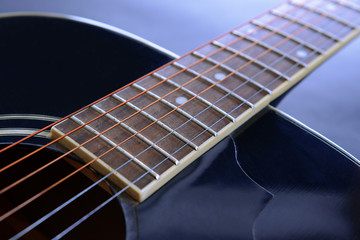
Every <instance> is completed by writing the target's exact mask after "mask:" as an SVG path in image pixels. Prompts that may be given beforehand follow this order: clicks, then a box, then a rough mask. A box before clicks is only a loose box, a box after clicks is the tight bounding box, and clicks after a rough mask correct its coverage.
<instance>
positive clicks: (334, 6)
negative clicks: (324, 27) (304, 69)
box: [325, 3, 336, 11]
mask: <svg viewBox="0 0 360 240" xmlns="http://www.w3.org/2000/svg"><path fill="white" fill-rule="evenodd" d="M325 8H326V9H327V10H330V11H334V10H335V9H336V5H335V4H333V3H329V4H326V6H325Z"/></svg>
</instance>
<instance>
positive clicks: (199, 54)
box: [194, 52, 290, 108]
mask: <svg viewBox="0 0 360 240" xmlns="http://www.w3.org/2000/svg"><path fill="white" fill-rule="evenodd" d="M194 55H195V56H196V55H198V57H204V58H205V55H203V54H201V53H197V52H194ZM206 60H207V61H209V62H211V63H213V64H215V65H217V66H219V67H221V68H223V69H225V70H228V71H230V72H231V74H234V75H237V76H240V77H242V78H245V79H246V80H248V79H252V81H254V80H253V79H254V78H256V77H258V76H259V75H260V74H262V73H263V72H265V70H266V69H262V70H261V71H259V72H257V73H256V74H255V75H253V76H251V77H249V76H246V75H245V74H243V73H241V72H238V71H237V70H235V69H233V68H231V67H229V66H226V65H224V64H221V63H219V62H218V61H216V60H214V59H212V58H210V57H207V58H206ZM249 63H251V61H250V62H249ZM245 65H246V64H245ZM280 76H281V77H282V78H285V79H286V80H287V81H290V78H286V77H283V75H282V74H281V75H280ZM254 82H255V81H254ZM259 84H260V83H259ZM261 86H262V87H261V88H262V89H268V88H267V87H266V86H264V85H262V84H261ZM246 101H247V102H248V103H250V102H249V101H248V100H246ZM254 107H255V106H254V105H253V104H252V108H254Z"/></svg>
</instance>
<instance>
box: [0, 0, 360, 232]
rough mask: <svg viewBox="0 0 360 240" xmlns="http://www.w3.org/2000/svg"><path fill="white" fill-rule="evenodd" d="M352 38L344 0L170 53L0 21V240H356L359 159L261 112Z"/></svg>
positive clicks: (37, 22)
mask: <svg viewBox="0 0 360 240" xmlns="http://www.w3.org/2000/svg"><path fill="white" fill-rule="evenodd" d="M359 28H360V4H359V2H357V1H355V0H354V1H350V0H292V1H287V2H284V3H282V4H280V5H278V6H276V7H274V8H272V9H271V10H269V11H267V12H265V13H263V14H261V15H259V16H257V17H255V18H253V19H252V20H250V21H248V22H246V23H244V24H242V25H240V26H238V27H236V28H234V29H232V30H231V31H229V32H227V33H225V34H223V35H221V36H219V37H217V38H216V39H214V40H212V41H210V42H208V43H206V44H204V45H202V46H200V47H198V48H197V49H195V50H193V51H191V52H189V53H188V54H185V55H184V56H182V57H174V56H173V55H172V54H170V53H169V52H167V51H166V50H163V49H161V48H159V47H157V46H155V45H154V44H151V43H149V42H147V41H145V40H142V39H140V38H139V37H136V36H134V35H131V34H128V33H126V32H124V31H121V30H118V29H115V28H113V27H110V26H106V25H104V24H101V23H97V22H95V21H91V20H86V19H81V18H78V17H62V16H56V15H45V14H42V15H39V14H5V15H3V16H2V17H1V19H0V31H1V32H2V33H3V34H2V38H1V40H0V48H1V52H2V58H1V63H0V68H1V78H2V82H5V83H6V84H5V87H2V88H1V90H0V91H1V92H0V101H1V103H2V104H1V105H0V178H1V179H0V206H1V208H0V238H1V239H20V238H23V239H48V238H54V239H59V238H69V239H77V238H79V239H80V238H81V239H83V238H90V239H104V238H119V239H358V238H360V231H359V229H360V228H359V226H360V220H359V219H360V218H359V215H360V211H359V209H360V208H359V207H358V202H359V201H358V200H359V196H360V191H359V187H358V186H359V183H360V169H359V161H358V160H357V159H356V158H355V157H353V156H352V155H350V154H349V153H347V152H346V151H345V150H343V149H341V148H340V147H338V146H337V145H336V144H334V143H332V142H331V141H330V140H328V139H326V138H324V137H323V136H321V135H320V134H318V133H316V132H315V131H314V130H312V129H310V128H308V127H307V126H305V125H304V124H302V123H301V122H299V121H297V120H295V119H294V118H292V117H290V116H288V115H287V114H285V113H283V112H281V111H279V110H278V109H276V108H275V107H274V106H275V105H276V103H277V102H278V101H279V100H280V98H281V97H282V96H284V94H285V93H286V92H287V91H288V90H290V89H291V88H292V87H294V86H295V85H296V84H297V83H298V82H299V81H300V80H301V79H303V78H304V77H305V76H306V75H308V74H309V73H310V72H311V71H312V70H313V69H315V68H316V67H317V66H318V65H319V64H321V63H322V62H324V61H325V60H326V59H327V58H328V57H330V56H331V55H333V54H334V53H335V52H336V51H338V50H339V49H340V48H341V47H343V46H345V45H346V44H347V43H348V42H349V41H350V40H351V39H353V38H354V37H356V36H357V35H358V34H359V31H360V30H359ZM95 83H96V84H95ZM108 83H109V84H108ZM49 89H51V90H49ZM116 89H117V90H116Z"/></svg>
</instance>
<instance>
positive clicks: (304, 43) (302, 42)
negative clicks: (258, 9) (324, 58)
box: [251, 20, 325, 54]
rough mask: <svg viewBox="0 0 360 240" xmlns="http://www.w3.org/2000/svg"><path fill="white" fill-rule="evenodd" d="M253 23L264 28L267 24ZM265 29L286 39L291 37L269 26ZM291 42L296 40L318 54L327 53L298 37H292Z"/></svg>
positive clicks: (253, 21)
mask: <svg viewBox="0 0 360 240" xmlns="http://www.w3.org/2000/svg"><path fill="white" fill-rule="evenodd" d="M251 23H252V24H254V25H256V26H264V24H265V23H262V22H260V21H258V20H252V21H251ZM264 29H267V30H269V31H270V32H275V31H276V33H278V34H279V35H282V36H283V37H285V38H287V37H288V36H290V35H289V34H288V33H285V32H283V31H281V30H276V28H274V27H271V26H269V25H267V26H264ZM291 40H294V41H295V42H298V43H300V44H302V45H304V46H306V47H308V48H311V49H313V50H315V51H316V52H318V53H320V54H324V53H325V51H324V50H322V49H319V48H318V47H316V46H314V45H312V44H311V43H307V42H304V41H303V40H301V39H299V38H298V37H296V36H292V37H291Z"/></svg>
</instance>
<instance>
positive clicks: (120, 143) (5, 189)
mask: <svg viewBox="0 0 360 240" xmlns="http://www.w3.org/2000/svg"><path fill="white" fill-rule="evenodd" d="M120 144H121V143H120ZM5 190H6V189H5ZM19 207H20V206H19Z"/></svg>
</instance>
